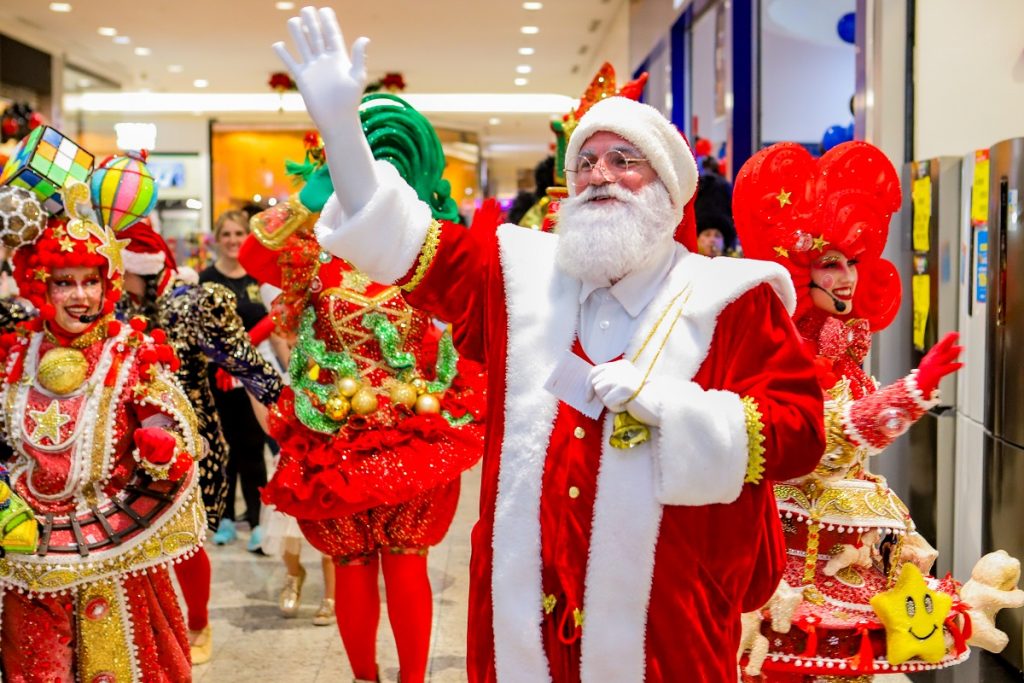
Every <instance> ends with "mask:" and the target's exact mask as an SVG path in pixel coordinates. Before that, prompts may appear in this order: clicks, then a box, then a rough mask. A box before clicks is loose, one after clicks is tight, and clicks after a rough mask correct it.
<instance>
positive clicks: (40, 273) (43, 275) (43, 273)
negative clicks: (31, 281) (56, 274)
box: [32, 268, 50, 282]
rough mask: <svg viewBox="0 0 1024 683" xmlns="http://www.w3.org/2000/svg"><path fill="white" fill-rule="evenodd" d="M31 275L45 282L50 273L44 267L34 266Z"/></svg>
mask: <svg viewBox="0 0 1024 683" xmlns="http://www.w3.org/2000/svg"><path fill="white" fill-rule="evenodd" d="M32 277H34V278H35V279H36V280H39V281H40V282H46V281H47V280H49V279H50V273H49V272H47V270H46V269H45V268H36V270H35V272H34V273H32Z"/></svg>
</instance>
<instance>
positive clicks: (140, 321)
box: [128, 317, 146, 332]
mask: <svg viewBox="0 0 1024 683" xmlns="http://www.w3.org/2000/svg"><path fill="white" fill-rule="evenodd" d="M128 324H129V325H130V326H131V328H132V329H133V330H135V331H136V332H145V331H146V319H145V318H139V317H135V318H132V319H131V320H129V321H128Z"/></svg>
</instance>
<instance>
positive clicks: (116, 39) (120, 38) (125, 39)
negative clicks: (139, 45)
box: [114, 36, 132, 45]
mask: <svg viewBox="0 0 1024 683" xmlns="http://www.w3.org/2000/svg"><path fill="white" fill-rule="evenodd" d="M114 42H115V43H117V44H118V45H127V44H128V43H130V42H132V39H131V38H129V37H128V36H114Z"/></svg>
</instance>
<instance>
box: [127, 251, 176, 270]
mask: <svg viewBox="0 0 1024 683" xmlns="http://www.w3.org/2000/svg"><path fill="white" fill-rule="evenodd" d="M121 258H122V259H123V260H124V269H125V270H126V271H128V272H129V273H135V274H136V275H156V274H157V273H159V272H160V271H162V270H163V269H164V268H165V267H166V266H167V262H166V257H165V256H164V253H163V252H162V251H157V252H153V253H151V254H144V253H142V252H139V251H131V250H130V249H125V250H124V251H122V252H121Z"/></svg>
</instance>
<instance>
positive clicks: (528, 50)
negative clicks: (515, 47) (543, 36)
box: [519, 47, 535, 56]
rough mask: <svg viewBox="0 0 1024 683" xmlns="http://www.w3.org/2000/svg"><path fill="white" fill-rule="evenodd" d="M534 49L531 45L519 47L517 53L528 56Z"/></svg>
mask: <svg viewBox="0 0 1024 683" xmlns="http://www.w3.org/2000/svg"><path fill="white" fill-rule="evenodd" d="M534 51H535V50H534V49H533V48H532V47H521V48H519V54H521V55H526V56H530V55H532V54H533V53H534Z"/></svg>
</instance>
